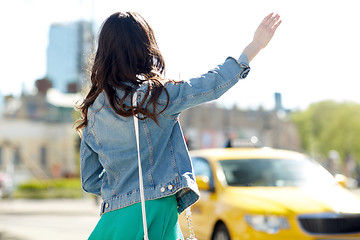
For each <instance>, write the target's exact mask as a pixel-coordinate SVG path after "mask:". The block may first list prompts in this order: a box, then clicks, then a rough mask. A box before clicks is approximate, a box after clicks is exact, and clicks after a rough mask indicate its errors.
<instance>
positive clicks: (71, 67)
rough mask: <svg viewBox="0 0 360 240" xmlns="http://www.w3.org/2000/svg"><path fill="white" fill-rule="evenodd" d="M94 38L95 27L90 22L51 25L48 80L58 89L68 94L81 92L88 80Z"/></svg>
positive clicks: (48, 50)
mask: <svg viewBox="0 0 360 240" xmlns="http://www.w3.org/2000/svg"><path fill="white" fill-rule="evenodd" d="M93 39H94V35H93V32H92V24H91V23H89V22H85V21H77V22H73V23H68V24H62V23H61V24H60V23H58V24H52V25H51V27H50V30H49V45H48V49H47V70H46V71H47V72H46V77H47V78H48V79H50V81H51V82H52V84H53V87H54V88H55V89H58V90H59V91H61V92H64V93H66V92H72V93H74V92H77V91H79V89H80V88H81V85H82V82H83V79H85V75H84V74H85V68H86V63H87V59H88V58H89V54H90V53H91V51H92V46H93Z"/></svg>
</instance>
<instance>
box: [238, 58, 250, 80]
mask: <svg viewBox="0 0 360 240" xmlns="http://www.w3.org/2000/svg"><path fill="white" fill-rule="evenodd" d="M238 63H239V64H240V67H241V68H243V69H244V70H243V71H242V73H241V74H240V78H241V79H243V78H246V77H247V75H248V74H249V72H250V67H249V60H248V57H247V56H246V55H245V54H244V53H242V54H241V55H240V57H239V58H238Z"/></svg>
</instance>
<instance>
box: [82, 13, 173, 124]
mask: <svg viewBox="0 0 360 240" xmlns="http://www.w3.org/2000/svg"><path fill="white" fill-rule="evenodd" d="M164 71H165V63H164V59H163V57H162V55H161V53H160V50H159V48H158V45H157V43H156V40H155V36H154V33H153V30H152V28H151V27H150V25H149V24H148V23H147V22H146V21H145V19H144V18H143V17H141V16H140V15H139V14H138V13H134V12H126V13H121V12H116V13H114V14H112V15H111V16H110V17H108V18H107V19H106V20H105V22H104V23H103V25H102V27H101V31H100V35H99V39H98V48H97V51H96V54H95V58H94V62H93V65H92V69H91V76H90V79H91V87H90V90H89V92H88V94H87V96H86V98H85V99H84V101H83V102H82V104H81V105H80V106H79V110H80V113H81V119H80V120H79V121H77V123H78V124H77V126H76V130H77V131H80V130H81V129H82V128H84V127H85V126H86V125H87V122H88V118H87V113H88V108H89V107H90V106H91V105H92V104H93V103H94V101H95V99H96V98H97V96H98V95H99V94H100V93H101V92H103V91H105V93H106V95H107V98H108V100H109V103H110V106H111V108H112V109H113V110H114V111H115V112H116V113H117V114H119V115H120V116H124V117H130V116H133V115H135V114H137V113H140V114H142V116H144V118H148V117H149V118H151V119H153V120H154V121H155V122H156V123H157V122H158V121H157V117H158V115H159V114H161V113H162V112H163V111H164V110H165V109H166V107H167V106H168V103H169V96H168V93H167V91H166V89H165V87H164V84H163V83H162V78H161V76H162V75H163V73H164ZM143 82H147V84H148V89H147V92H146V94H145V97H144V99H143V100H142V102H141V103H140V104H139V105H138V106H137V107H135V106H132V104H130V106H129V105H126V104H125V100H126V99H128V98H129V97H132V94H133V93H134V90H135V89H136V88H137V87H138V86H139V85H141V84H142V83H143ZM116 90H122V92H123V93H124V94H123V95H122V96H121V98H120V97H119V96H118V95H117V94H116ZM163 90H165V92H166V94H167V97H168V102H167V104H166V105H165V106H164V107H163V109H162V110H161V111H159V110H158V111H157V105H158V99H159V96H160V94H161V93H162V91H163ZM150 93H151V94H150ZM145 102H146V104H145Z"/></svg>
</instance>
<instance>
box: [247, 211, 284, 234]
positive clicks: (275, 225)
mask: <svg viewBox="0 0 360 240" xmlns="http://www.w3.org/2000/svg"><path fill="white" fill-rule="evenodd" d="M245 219H246V222H247V223H248V224H249V225H250V226H251V227H252V228H254V229H255V230H257V231H260V232H266V233H269V234H276V233H278V232H279V230H280V229H287V228H289V223H288V221H287V219H286V218H285V217H282V216H274V215H246V216H245Z"/></svg>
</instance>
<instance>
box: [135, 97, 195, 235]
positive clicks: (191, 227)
mask: <svg viewBox="0 0 360 240" xmlns="http://www.w3.org/2000/svg"><path fill="white" fill-rule="evenodd" d="M136 99H137V93H136V92H135V93H134V95H133V99H132V105H133V106H137V101H136ZM134 126H135V137H136V147H137V155H138V165H139V185H140V200H141V212H142V220H143V228H144V240H149V235H148V229H147V223H146V210H145V196H144V181H143V175H142V168H141V158H140V140H139V119H138V117H137V114H135V115H134ZM185 216H186V219H187V223H188V227H189V237H188V238H187V239H186V240H196V238H195V233H194V228H193V226H192V223H191V210H190V207H188V208H187V209H185Z"/></svg>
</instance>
